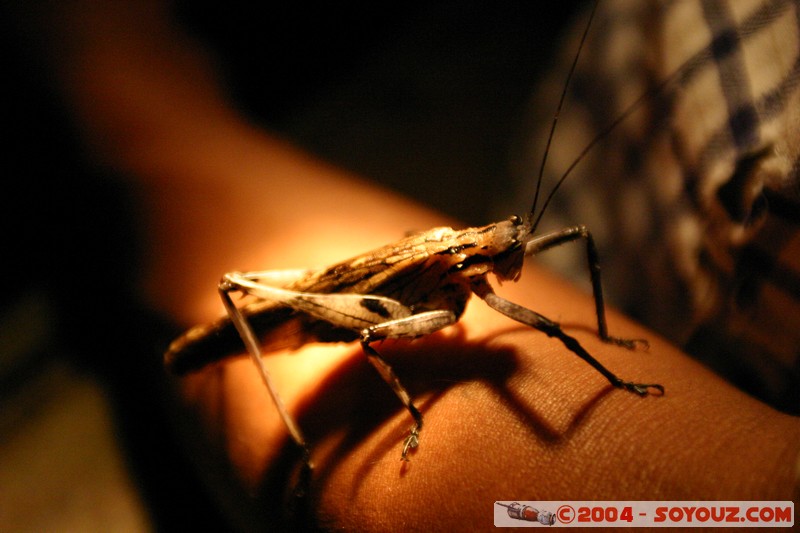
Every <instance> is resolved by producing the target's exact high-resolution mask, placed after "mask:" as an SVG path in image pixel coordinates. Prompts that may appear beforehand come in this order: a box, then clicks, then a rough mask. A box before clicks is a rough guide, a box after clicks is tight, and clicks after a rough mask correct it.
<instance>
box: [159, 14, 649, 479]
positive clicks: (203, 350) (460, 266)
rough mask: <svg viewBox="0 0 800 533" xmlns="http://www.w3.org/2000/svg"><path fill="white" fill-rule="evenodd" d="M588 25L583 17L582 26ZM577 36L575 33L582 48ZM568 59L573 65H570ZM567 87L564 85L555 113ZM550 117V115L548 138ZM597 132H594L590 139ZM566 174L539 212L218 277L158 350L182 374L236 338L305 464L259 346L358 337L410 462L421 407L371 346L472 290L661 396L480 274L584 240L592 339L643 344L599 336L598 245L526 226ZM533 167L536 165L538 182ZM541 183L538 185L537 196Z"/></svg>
mask: <svg viewBox="0 0 800 533" xmlns="http://www.w3.org/2000/svg"><path fill="white" fill-rule="evenodd" d="M590 22H591V19H590ZM588 27H589V25H588V24H587V27H586V30H587V31H588ZM585 37H586V32H584V34H583V38H584V39H585ZM582 43H583V40H582V41H581V46H582ZM575 59H576V60H577V56H576V58H575ZM574 67H575V63H573V66H572V69H573V70H574ZM571 72H572V70H571V71H570V76H571ZM568 81H569V80H568ZM565 93H566V86H565V88H564V92H563V93H562V98H561V101H560V102H559V106H558V109H559V110H560V109H561V106H562V104H563V100H564V94H565ZM557 117H558V112H557V113H556V118H555V119H554V120H553V124H552V129H551V136H550V139H552V132H553V131H554V129H555V124H556V120H557ZM596 141H597V138H596V139H595V141H593V142H592V143H590V145H589V147H591V145H592V144H594V142H596ZM589 147H587V149H586V150H588V148H589ZM586 150H585V151H584V153H585V152H586ZM546 153H547V150H545V154H546ZM545 158H546V155H545ZM573 166H574V163H573ZM542 167H544V161H543V163H542ZM568 172H569V171H568ZM567 174H568V173H567ZM567 174H564V175H563V176H562V178H561V180H560V181H559V182H558V183H557V184H556V186H555V188H554V189H552V190H551V192H550V195H549V196H548V198H547V199H546V200H545V202H544V205H543V207H542V209H541V210H539V211H538V212H537V209H536V200H534V203H533V207H532V208H531V211H530V212H529V213H528V214H527V215H526V216H524V217H518V216H514V217H511V218H510V219H509V220H505V221H503V222H497V223H495V224H489V225H487V226H482V227H475V228H467V229H462V230H454V229H452V228H449V227H440V228H433V229H431V230H428V231H425V232H422V233H418V234H415V235H412V236H409V237H406V238H404V239H402V240H400V241H398V242H395V243H393V244H389V245H387V246H383V247H381V248H378V249H376V250H373V251H371V252H368V253H365V254H363V255H359V256H356V257H354V258H352V259H349V260H347V261H344V262H341V263H338V264H336V265H333V266H331V267H328V268H326V269H323V270H317V271H264V272H249V273H239V272H231V273H228V274H226V275H225V276H224V277H223V278H222V281H221V282H220V284H219V293H220V296H221V298H222V302H223V304H224V306H225V309H226V311H227V316H226V317H225V318H222V319H220V320H218V321H217V322H215V323H212V324H210V325H200V326H196V327H194V328H192V329H190V330H189V331H187V332H186V333H184V334H183V335H182V336H181V337H179V338H178V339H176V340H175V341H174V342H173V343H172V344H171V345H170V347H169V349H168V350H167V353H166V355H165V363H166V365H167V366H168V367H169V368H170V369H172V370H173V371H175V372H177V373H185V372H188V371H191V370H195V369H198V368H200V367H202V366H204V365H206V364H208V363H210V362H212V361H215V360H219V359H222V358H224V357H226V356H228V355H232V354H235V353H239V352H240V351H241V347H242V344H241V343H242V341H243V342H244V346H245V348H246V350H247V352H248V353H249V355H250V356H251V358H252V359H253V361H254V363H255V364H256V366H257V368H258V369H259V372H260V373H261V377H262V379H263V380H264V383H265V385H266V387H267V389H268V391H269V393H270V395H271V396H272V399H273V401H274V403H275V405H276V407H277V409H278V410H279V412H280V415H281V418H282V419H283V421H284V423H285V424H286V427H287V428H288V430H289V433H290V434H291V436H292V438H293V440H294V441H295V442H296V443H297V445H298V446H300V447H301V449H302V450H303V451H304V453H305V458H306V463H307V464H308V457H309V451H308V447H307V445H306V442H305V439H304V438H303V435H302V433H301V431H300V429H299V427H298V426H297V424H296V423H295V421H294V418H293V417H292V416H291V415H290V414H289V412H288V411H287V410H286V408H285V407H284V406H283V403H282V401H281V399H280V396H279V395H278V393H277V390H276V388H275V386H274V385H273V383H272V381H271V378H270V375H269V372H268V371H267V369H266V367H265V365H264V361H263V359H262V352H263V351H267V350H272V349H278V348H296V347H299V346H302V345H303V344H305V343H308V342H339V341H358V342H360V343H361V347H362V348H363V351H364V353H365V354H366V356H367V358H368V360H369V361H370V363H372V365H373V366H374V367H375V368H376V370H377V371H378V373H379V374H380V375H381V377H382V378H383V379H384V380H385V381H386V382H387V383H388V384H389V386H390V387H391V388H392V390H393V391H394V392H395V394H396V395H397V397H398V398H399V399H400V401H401V402H402V403H403V405H404V406H405V407H406V409H407V410H408V411H409V413H410V414H411V416H412V417H413V419H414V426H413V427H412V428H411V430H410V433H409V435H408V436H407V437H406V439H405V441H404V443H403V450H402V455H401V457H402V459H404V460H407V455H408V452H409V450H410V449H412V448H416V447H417V445H418V443H419V432H420V429H421V428H422V415H421V414H420V412H419V411H418V410H417V408H416V407H415V406H414V404H413V402H412V401H411V397H410V395H409V394H408V392H407V391H406V389H405V388H404V387H403V385H402V384H401V382H400V380H399V379H398V378H397V376H396V375H395V373H394V372H393V370H392V368H391V367H390V366H389V364H388V363H387V362H386V361H384V360H383V358H382V357H381V356H380V354H379V353H378V352H377V351H376V350H375V348H374V347H373V346H372V344H373V343H374V342H375V341H380V340H383V339H409V338H415V337H420V336H424V335H428V334H430V333H433V332H435V331H438V330H440V329H442V328H445V327H447V326H449V325H451V324H454V323H455V322H457V321H458V319H459V318H460V317H461V315H462V313H463V312H464V309H465V307H466V304H467V301H468V300H469V298H470V296H471V295H472V294H476V295H477V296H479V297H480V298H481V299H483V300H484V301H485V302H486V303H487V304H488V305H489V306H490V307H491V308H493V309H495V310H496V311H498V312H500V313H502V314H504V315H506V316H508V317H510V318H512V319H514V320H516V321H518V322H520V323H522V324H526V325H528V326H531V327H534V328H536V329H538V330H540V331H542V332H544V333H546V334H547V335H549V336H551V337H555V338H557V339H559V340H560V341H561V342H562V343H563V344H564V345H565V346H566V347H567V348H568V349H569V350H570V351H572V352H573V353H575V354H576V355H578V356H579V357H580V358H581V359H583V360H584V361H586V362H587V363H589V364H590V365H591V366H592V367H593V368H595V369H596V370H597V371H598V372H600V373H601V374H602V375H603V376H604V377H605V378H606V379H608V381H609V382H610V383H611V384H612V385H613V386H615V387H618V388H622V389H625V390H628V391H631V392H635V393H637V394H639V395H642V396H644V395H647V394H648V393H649V392H650V391H651V390H654V391H658V392H660V393H663V392H664V388H663V387H662V386H661V385H658V384H649V383H635V382H630V381H625V380H623V379H621V378H619V377H618V376H617V375H616V374H614V373H613V372H611V371H610V370H608V369H607V368H606V367H605V366H603V365H602V364H601V363H600V362H599V361H598V360H597V359H595V358H594V357H593V356H592V355H591V354H589V353H588V352H587V351H586V350H585V349H584V348H583V346H581V344H580V343H579V342H578V340H577V339H575V338H574V337H572V336H570V335H568V334H567V333H565V332H564V331H563V330H562V329H561V327H560V326H559V325H558V324H557V323H556V322H554V321H552V320H550V319H548V318H546V317H545V316H543V315H541V314H539V313H537V312H535V311H532V310H530V309H526V308H524V307H522V306H520V305H518V304H515V303H513V302H510V301H508V300H506V299H504V298H501V297H500V296H498V295H497V294H495V292H494V291H493V289H492V287H491V285H490V283H489V274H493V275H494V276H495V277H496V278H497V279H498V280H499V281H516V280H517V279H519V276H520V273H521V269H522V264H523V260H524V258H525V257H526V256H529V255H534V254H536V253H538V252H541V251H544V250H547V249H549V248H552V247H554V246H558V245H560V244H564V243H566V242H571V241H574V240H579V239H583V240H584V241H585V242H586V247H587V255H588V260H589V271H590V276H591V282H592V290H593V293H594V300H595V312H596V315H597V326H598V334H599V336H600V338H601V339H602V340H604V341H606V342H611V343H615V344H618V345H621V346H624V347H627V348H634V347H635V346H636V345H637V343H644V342H645V341H641V340H625V339H618V338H615V337H611V336H610V335H609V334H608V327H607V325H606V318H605V307H604V304H603V293H602V287H601V283H600V266H599V260H598V257H597V250H596V247H595V244H594V240H593V239H592V235H591V233H590V232H589V230H588V229H587V228H586V227H585V226H580V225H579V226H572V227H569V228H566V229H563V230H560V231H557V232H554V233H548V234H546V235H541V236H536V235H535V229H536V226H537V224H538V222H539V220H540V219H541V216H542V214H543V213H544V211H545V208H546V207H547V205H548V203H549V201H550V198H552V196H553V193H555V191H556V190H557V189H558V186H559V185H560V184H561V183H562V182H563V181H564V179H565V178H566V176H567ZM541 175H542V173H541V172H540V174H539V183H541ZM538 190H539V187H537V198H538ZM236 292H238V293H243V294H245V295H249V296H253V297H255V298H256V301H255V302H252V303H250V304H247V305H243V306H242V307H237V306H236V305H235V304H234V301H233V299H232V297H231V293H236ZM240 339H241V340H240Z"/></svg>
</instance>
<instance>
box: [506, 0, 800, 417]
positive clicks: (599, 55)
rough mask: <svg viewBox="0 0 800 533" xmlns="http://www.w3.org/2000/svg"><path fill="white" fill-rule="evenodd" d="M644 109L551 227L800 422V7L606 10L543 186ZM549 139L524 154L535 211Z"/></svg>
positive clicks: (540, 112) (627, 292) (544, 113)
mask: <svg viewBox="0 0 800 533" xmlns="http://www.w3.org/2000/svg"><path fill="white" fill-rule="evenodd" d="M585 20H586V18H585V17H583V19H582V22H580V23H579V24H578V25H579V26H582V25H584V24H585ZM578 30H582V27H580V28H578ZM579 33H580V32H579V31H578V32H576V34H579ZM576 48H577V36H576V37H575V38H573V39H572V40H571V41H570V42H569V43H567V44H566V45H565V46H564V54H563V58H562V61H561V63H563V68H562V69H561V70H559V72H558V73H557V74H555V75H554V76H553V78H552V80H551V81H550V82H548V83H547V84H546V85H545V86H544V88H543V89H542V94H543V95H544V96H543V97H540V98H537V99H536V100H535V102H536V104H537V105H536V108H537V111H535V112H534V115H535V119H536V123H539V124H548V122H549V120H550V116H551V115H552V110H553V109H555V102H554V101H553V98H554V97H557V96H558V93H559V91H560V85H561V84H563V80H564V77H565V75H566V67H567V66H568V65H569V63H570V62H571V61H572V58H573V55H574V53H575V50H576ZM643 94H646V95H647V97H646V98H645V99H644V100H643V103H642V104H641V105H640V106H638V107H637V108H636V109H635V111H634V112H633V113H632V114H631V115H630V116H629V117H627V118H626V119H625V120H624V121H623V122H622V123H620V124H619V126H618V127H616V128H615V129H614V130H613V131H612V132H611V133H610V134H609V135H608V136H607V137H606V138H605V139H604V140H603V141H602V142H601V143H600V145H598V146H597V147H595V148H594V149H593V150H592V151H591V152H590V153H589V155H588V156H587V157H586V159H585V160H584V161H583V162H582V163H581V164H580V166H579V167H577V169H576V171H575V173H574V175H573V176H571V177H570V178H569V179H568V180H567V181H566V182H565V184H564V186H563V187H562V189H561V190H560V191H559V193H558V194H557V195H556V197H555V199H554V205H552V206H551V207H550V211H549V212H548V215H547V216H546V217H545V219H546V220H549V222H550V225H551V226H554V227H555V226H559V225H560V226H564V225H568V224H574V223H578V222H580V223H586V224H587V225H589V227H590V229H591V230H592V231H593V233H594V234H595V236H596V237H597V240H598V242H599V244H600V245H601V247H602V248H601V257H602V259H603V266H604V270H603V272H604V276H605V279H604V284H605V286H606V287H607V288H608V290H609V292H610V293H611V296H612V301H613V302H614V303H615V305H617V306H619V307H621V308H623V309H625V310H626V311H627V312H628V313H629V314H631V315H633V316H635V317H636V318H638V319H639V320H641V321H642V322H643V323H645V324H647V325H649V326H650V327H653V328H654V329H656V330H657V331H659V332H661V333H663V334H665V335H666V336H667V337H669V338H671V339H672V340H673V341H674V342H676V343H679V344H681V345H683V346H684V347H685V349H686V350H687V351H689V352H690V353H693V354H694V355H696V356H697V357H699V358H701V359H702V360H704V361H705V362H707V363H708V364H710V365H711V366H712V367H713V368H715V369H717V370H718V371H719V372H720V373H722V374H723V375H725V376H726V377H728V378H729V379H730V380H731V381H733V382H735V383H737V384H738V385H739V386H741V387H742V388H744V389H745V390H748V391H750V392H751V393H753V394H755V395H757V396H759V397H760V398H762V399H764V400H766V401H768V402H769V403H771V404H772V405H774V406H776V407H778V408H780V409H783V410H785V411H788V412H793V413H798V412H800V400H799V398H800V396H798V395H799V394H800V392H798V391H800V184H799V183H798V168H800V4H798V2H797V1H789V0H730V1H723V0H706V1H699V0H672V1H670V0H663V1H661V2H655V1H652V2H642V1H641V0H606V1H604V2H602V3H601V5H600V8H599V11H598V13H597V16H596V19H595V22H594V23H593V27H592V28H591V30H590V39H589V41H588V42H587V44H586V46H585V48H584V50H583V52H582V54H581V57H580V63H579V67H578V72H577V73H576V77H575V78H574V81H573V83H572V89H571V95H570V97H569V99H568V101H567V104H566V105H567V107H566V108H565V110H564V112H563V113H562V117H561V119H560V122H559V129H558V130H557V132H556V137H555V139H554V141H553V147H552V149H551V153H550V160H549V170H548V176H549V178H548V179H549V183H554V182H555V180H556V179H557V178H558V177H559V176H560V175H561V174H562V173H563V172H564V169H565V168H566V167H567V166H568V165H569V164H570V163H571V162H572V161H573V160H574V158H575V157H576V156H577V154H578V152H579V151H580V150H582V149H583V148H584V147H585V146H586V144H587V143H588V142H589V141H590V140H591V138H592V137H593V136H594V135H595V132H599V131H602V130H603V129H605V128H606V127H607V126H608V125H609V124H610V123H611V122H612V121H613V120H614V119H616V118H617V117H619V116H620V115H621V114H622V113H623V112H625V110H626V109H627V108H628V107H629V106H630V105H631V103H632V102H634V101H635V100H636V99H637V98H639V97H640V96H641V95H643ZM548 128H549V124H548V127H547V128H546V127H538V128H534V131H536V134H535V135H533V136H532V137H531V139H529V141H530V142H529V143H527V145H526V146H527V148H528V150H527V151H528V152H529V155H526V156H524V157H523V162H524V164H523V165H522V168H523V169H526V172H525V173H526V176H527V177H526V178H525V180H523V181H525V182H526V183H527V185H526V187H527V188H526V189H525V190H520V191H516V195H517V196H520V195H521V196H522V197H532V191H530V190H529V189H530V187H531V185H530V181H531V180H530V176H531V175H532V174H533V172H531V171H532V170H534V169H537V168H538V160H539V158H540V157H541V155H540V154H541V147H542V146H544V140H543V139H544V138H545V136H546V134H547V132H546V130H547V129H548ZM581 252H582V250H574V251H572V252H571V253H570V254H569V257H568V258H566V259H564V258H562V260H563V261H569V260H570V259H572V260H576V261H577V263H576V264H577V265H578V266H577V267H575V266H568V265H565V264H559V265H557V268H559V269H560V270H561V271H565V270H568V271H569V270H571V271H572V272H574V275H575V276H578V277H586V273H585V272H584V270H583V264H584V261H585V260H584V259H583V257H582V254H581ZM545 257H546V255H544V256H542V258H543V259H544V258H545Z"/></svg>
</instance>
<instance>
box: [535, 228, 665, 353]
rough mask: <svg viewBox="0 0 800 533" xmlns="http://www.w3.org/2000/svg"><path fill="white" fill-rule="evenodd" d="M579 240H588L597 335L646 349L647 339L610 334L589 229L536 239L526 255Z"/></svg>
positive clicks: (595, 250) (562, 232)
mask: <svg viewBox="0 0 800 533" xmlns="http://www.w3.org/2000/svg"><path fill="white" fill-rule="evenodd" d="M577 239H584V240H586V256H587V259H588V262H589V276H590V278H591V282H592V293H593V295H594V306H595V315H596V316H597V333H598V335H599V336H600V339H601V340H603V341H604V342H608V343H612V344H617V345H619V346H624V347H625V348H628V349H633V348H635V347H636V345H637V344H641V345H643V346H645V347H647V346H648V345H649V343H648V342H647V340H645V339H620V338H617V337H612V336H611V335H609V334H608V324H607V322H606V309H605V303H604V298H603V285H602V283H601V282H600V257H599V254H598V253H597V246H596V245H595V243H594V238H593V237H592V234H591V232H590V231H589V229H588V228H587V227H586V226H584V225H582V224H581V225H578V226H571V227H568V228H564V229H562V230H559V231H554V232H552V233H548V234H546V235H541V236H539V237H534V238H533V239H531V240H530V241H529V242H528V244H527V246H526V247H525V255H535V254H537V253H538V252H542V251H545V250H548V249H550V248H553V247H555V246H560V245H562V244H564V243H567V242H572V241H575V240H577Z"/></svg>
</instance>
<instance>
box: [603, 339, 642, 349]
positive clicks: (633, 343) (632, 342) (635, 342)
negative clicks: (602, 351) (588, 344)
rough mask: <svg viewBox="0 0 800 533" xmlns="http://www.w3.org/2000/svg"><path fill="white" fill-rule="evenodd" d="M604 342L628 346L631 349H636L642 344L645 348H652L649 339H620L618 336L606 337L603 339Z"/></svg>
mask: <svg viewBox="0 0 800 533" xmlns="http://www.w3.org/2000/svg"><path fill="white" fill-rule="evenodd" d="M603 342H607V343H609V344H616V345H617V346H622V347H623V348H627V349H629V350H635V349H636V348H638V347H640V346H641V347H642V348H643V349H644V350H649V349H650V343H649V342H647V339H620V338H618V337H606V338H605V339H603Z"/></svg>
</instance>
